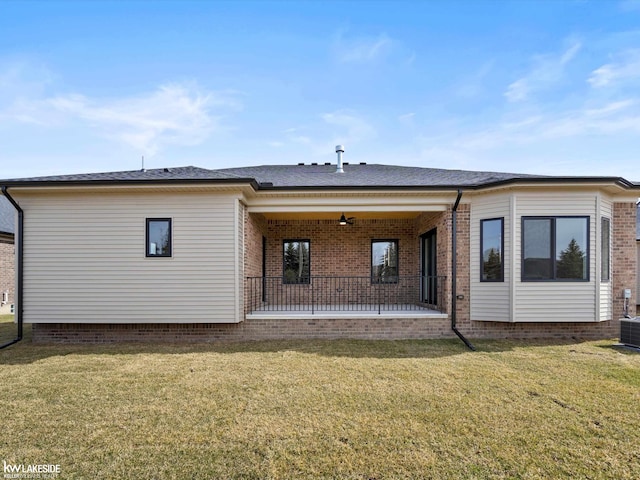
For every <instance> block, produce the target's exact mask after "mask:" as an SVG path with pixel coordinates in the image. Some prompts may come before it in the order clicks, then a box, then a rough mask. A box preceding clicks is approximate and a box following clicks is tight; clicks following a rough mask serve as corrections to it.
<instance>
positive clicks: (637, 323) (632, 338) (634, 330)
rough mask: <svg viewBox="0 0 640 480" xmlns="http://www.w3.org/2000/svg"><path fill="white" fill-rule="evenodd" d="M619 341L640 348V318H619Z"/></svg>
mask: <svg viewBox="0 0 640 480" xmlns="http://www.w3.org/2000/svg"><path fill="white" fill-rule="evenodd" d="M620 343H624V344H625V345H629V346H630V347H637V348H640V319H637V318H624V319H622V320H620Z"/></svg>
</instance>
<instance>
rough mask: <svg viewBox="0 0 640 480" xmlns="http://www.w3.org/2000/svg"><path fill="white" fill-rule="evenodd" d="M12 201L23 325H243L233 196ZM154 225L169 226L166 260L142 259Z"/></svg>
mask: <svg viewBox="0 0 640 480" xmlns="http://www.w3.org/2000/svg"><path fill="white" fill-rule="evenodd" d="M17 196H18V195H16V197H17ZM18 201H19V203H20V204H21V206H22V208H23V209H24V211H25V225H24V229H25V235H24V237H25V243H24V318H25V321H26V322H28V323H227V322H237V321H239V320H240V317H239V316H238V312H239V308H240V306H239V305H238V303H239V300H238V298H239V292H238V291H237V290H238V285H239V281H238V274H239V270H238V259H239V258H240V257H239V255H240V254H241V252H239V251H238V245H239V242H240V241H241V239H238V235H239V234H238V231H237V228H238V226H237V222H238V212H237V208H236V207H235V205H236V204H237V196H234V195H231V194H225V193H220V194H216V193H190V192H185V191H181V192H170V191H166V192H144V193H136V192H132V191H129V192H126V191H124V192H123V191H122V190H113V191H106V190H105V191H103V192H100V193H88V192H86V193H65V194H59V193H50V194H35V193H31V194H29V193H27V192H23V193H22V194H20V196H19V199H18ZM153 217H159V218H171V219H172V233H173V237H172V243H173V245H172V247H173V248H172V256H171V257H168V258H146V257H145V219H146V218H153Z"/></svg>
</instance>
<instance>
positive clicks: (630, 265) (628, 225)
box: [611, 203, 638, 320]
mask: <svg viewBox="0 0 640 480" xmlns="http://www.w3.org/2000/svg"><path fill="white" fill-rule="evenodd" d="M636 208H637V207H636V205H635V203H614V204H613V225H612V235H611V244H612V245H611V247H612V254H611V267H612V273H611V277H612V280H613V316H614V320H618V319H619V318H620V317H622V312H623V311H624V307H623V304H624V298H623V291H624V289H625V288H629V289H631V299H630V300H629V315H631V316H632V317H635V315H636V303H637V302H636V300H637V295H638V292H636V291H635V290H636V284H637V282H636V272H637V262H638V259H637V256H638V250H637V248H636Z"/></svg>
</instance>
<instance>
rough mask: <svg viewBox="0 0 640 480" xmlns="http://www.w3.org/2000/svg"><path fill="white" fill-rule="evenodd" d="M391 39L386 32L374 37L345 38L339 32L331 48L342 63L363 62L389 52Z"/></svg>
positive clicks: (391, 43)
mask: <svg viewBox="0 0 640 480" xmlns="http://www.w3.org/2000/svg"><path fill="white" fill-rule="evenodd" d="M392 45H393V41H392V40H391V38H389V36H387V34H385V33H382V34H380V35H378V36H376V37H357V38H347V37H345V36H344V34H342V33H339V34H338V35H337V37H336V39H335V41H334V44H333V49H334V53H335V56H336V58H337V59H338V61H340V62H344V63H365V62H371V61H373V60H375V59H377V58H380V57H383V56H385V55H387V54H388V53H389V51H390V50H391V48H392Z"/></svg>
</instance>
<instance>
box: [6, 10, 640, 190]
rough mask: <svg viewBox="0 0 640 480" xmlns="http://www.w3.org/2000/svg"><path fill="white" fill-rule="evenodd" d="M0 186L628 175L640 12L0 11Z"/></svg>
mask: <svg viewBox="0 0 640 480" xmlns="http://www.w3.org/2000/svg"><path fill="white" fill-rule="evenodd" d="M0 32H1V33H0V178H15V177H25V176H35V175H49V174H59V173H79V172H96V171H112V170H133V169H138V168H140V165H141V157H142V155H144V157H145V165H146V167H147V168H154V167H164V166H182V165H196V166H200V167H205V168H223V167H230V166H242V165H258V164H274V163H278V164H296V163H298V162H326V161H335V153H334V146H335V145H336V144H344V145H345V147H346V152H345V161H351V162H363V161H365V162H369V163H388V164H399V165H415V166H425V167H435V168H454V169H467V170H494V171H508V172H522V173H538V174H556V175H581V176H582V175H612V176H623V177H625V178H628V179H630V180H640V167H639V166H640V1H636V0H621V1H586V0H582V1H565V2H562V1H551V0H548V1H544V0H539V1H535V2H526V1H514V2H507V1H505V2H499V1H490V2H483V1H471V0H468V1H453V2H451V1H444V0H435V1H420V2H419V1H395V2H382V1H378V2H366V1H364V0H363V1H355V2H337V1H325V2H301V1H300V2H293V1H291V2H268V1H256V2H241V1H237V2H222V1H210V2H205V1H199V2H188V1H181V2H169V1H165V2H120V1H118V2H98V1H90V2H89V1H87V2H80V1H73V2H56V1H46V2H29V1H21V2H13V1H9V0H2V1H1V2H0Z"/></svg>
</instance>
